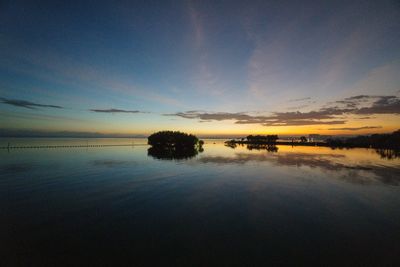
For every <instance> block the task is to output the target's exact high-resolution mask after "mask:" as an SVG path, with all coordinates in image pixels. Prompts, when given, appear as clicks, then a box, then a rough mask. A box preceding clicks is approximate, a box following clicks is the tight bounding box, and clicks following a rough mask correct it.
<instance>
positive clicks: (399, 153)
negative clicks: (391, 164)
mask: <svg viewBox="0 0 400 267" xmlns="http://www.w3.org/2000/svg"><path fill="white" fill-rule="evenodd" d="M375 151H376V153H377V154H378V155H379V156H381V158H383V159H396V158H400V150H393V149H376V150H375Z"/></svg>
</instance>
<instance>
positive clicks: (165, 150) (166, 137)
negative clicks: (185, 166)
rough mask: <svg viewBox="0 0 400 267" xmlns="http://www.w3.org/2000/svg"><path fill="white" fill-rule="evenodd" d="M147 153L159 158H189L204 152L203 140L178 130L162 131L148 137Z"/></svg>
mask: <svg viewBox="0 0 400 267" xmlns="http://www.w3.org/2000/svg"><path fill="white" fill-rule="evenodd" d="M147 140H148V144H149V145H151V147H150V148H149V149H148V151H147V154H148V155H149V156H152V157H153V158H157V159H170V160H172V159H188V158H192V157H194V156H196V155H197V154H198V153H199V152H203V147H202V146H203V144H204V142H203V141H202V140H199V139H198V138H197V137H196V136H195V135H192V134H186V133H182V132H178V131H161V132H157V133H154V134H152V135H150V136H149V137H148V139H147Z"/></svg>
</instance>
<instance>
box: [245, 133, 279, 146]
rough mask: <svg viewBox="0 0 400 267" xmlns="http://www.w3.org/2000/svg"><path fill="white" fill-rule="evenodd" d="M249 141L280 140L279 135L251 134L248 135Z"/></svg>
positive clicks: (254, 142) (274, 141)
mask: <svg viewBox="0 0 400 267" xmlns="http://www.w3.org/2000/svg"><path fill="white" fill-rule="evenodd" d="M246 139H247V143H252V144H274V143H276V140H278V136H277V135H249V136H247V137H246Z"/></svg>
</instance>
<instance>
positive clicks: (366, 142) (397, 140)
mask: <svg viewBox="0 0 400 267" xmlns="http://www.w3.org/2000/svg"><path fill="white" fill-rule="evenodd" d="M326 143H327V145H328V146H330V147H366V148H386V149H395V150H399V149H400V130H397V131H395V132H393V133H391V134H372V135H360V136H357V137H351V138H331V139H327V140H326Z"/></svg>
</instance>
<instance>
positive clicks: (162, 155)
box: [147, 146, 202, 160]
mask: <svg viewBox="0 0 400 267" xmlns="http://www.w3.org/2000/svg"><path fill="white" fill-rule="evenodd" d="M199 152H202V149H197V148H195V147H190V148H181V149H169V148H165V147H160V146H152V147H150V148H149V149H148V150H147V155H149V156H151V157H153V158H155V159H164V160H174V159H175V160H179V159H190V158H193V157H195V156H196V155H197V154H198V153H199Z"/></svg>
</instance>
